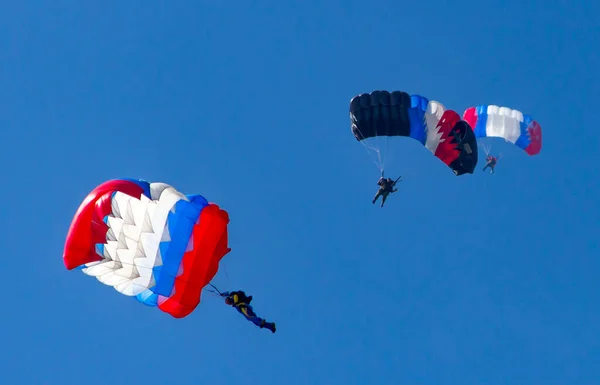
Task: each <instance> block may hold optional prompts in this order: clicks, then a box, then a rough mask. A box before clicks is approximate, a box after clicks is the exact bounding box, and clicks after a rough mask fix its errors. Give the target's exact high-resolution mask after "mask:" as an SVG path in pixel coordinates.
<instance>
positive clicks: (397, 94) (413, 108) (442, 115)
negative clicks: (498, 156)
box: [350, 91, 478, 176]
mask: <svg viewBox="0 0 600 385" xmlns="http://www.w3.org/2000/svg"><path fill="white" fill-rule="evenodd" d="M350 120H351V127H352V133H353V134H354V137H355V138H356V140H358V141H359V142H361V144H363V145H365V147H366V148H367V149H368V150H372V151H374V152H375V153H376V154H377V158H378V160H377V164H378V166H379V168H380V170H381V172H382V174H383V172H384V167H385V165H384V163H385V156H384V157H383V158H382V154H381V148H380V146H379V145H378V144H376V143H375V144H374V143H371V142H377V139H379V138H382V137H385V139H386V143H385V144H386V146H387V144H388V143H387V139H389V138H392V137H409V138H412V139H414V140H416V141H418V142H420V143H421V144H422V145H424V146H425V147H426V148H427V149H428V150H429V151H431V153H432V154H433V155H435V156H436V157H437V158H438V159H440V160H441V161H442V162H444V163H445V164H446V165H447V166H448V167H450V169H452V171H453V172H454V173H455V174H456V175H457V176H459V175H463V174H466V173H469V174H472V173H473V171H474V169H475V167H476V166H477V159H478V157H477V139H476V138H475V135H474V133H473V130H472V129H471V127H470V126H469V124H468V123H467V122H465V121H463V120H461V119H460V115H459V114H458V113H456V112H455V111H452V110H446V109H445V107H444V106H443V105H442V104H441V103H439V102H437V101H429V100H428V99H427V98H426V97H424V96H420V95H409V94H407V93H406V92H402V91H393V92H388V91H373V92H371V93H364V94H360V95H357V96H355V97H353V98H352V100H351V101H350ZM367 142H369V143H367Z"/></svg>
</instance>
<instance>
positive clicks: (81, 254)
mask: <svg viewBox="0 0 600 385" xmlns="http://www.w3.org/2000/svg"><path fill="white" fill-rule="evenodd" d="M228 224H229V215H228V214H227V212H226V211H224V210H222V209H220V208H219V206H217V205H216V204H214V203H209V202H208V201H207V200H206V199H205V198H204V197H203V196H201V195H183V194H182V193H180V192H179V191H177V190H176V189H175V188H173V187H172V186H170V185H168V184H165V183H148V182H146V181H142V180H134V179H117V180H111V181H107V182H105V183H103V184H101V185H99V186H98V187H96V188H95V189H94V190H93V191H92V192H91V193H89V195H88V196H87V197H86V198H85V200H84V201H83V203H82V204H81V206H80V207H79V209H78V210H77V212H76V214H75V216H74V218H73V221H72V223H71V227H70V229H69V232H68V235H67V239H66V242H65V248H64V254H63V261H64V264H65V266H66V268H67V269H68V270H72V269H75V268H79V269H81V271H83V273H85V274H87V275H90V276H93V277H96V279H98V281H100V282H102V283H103V284H105V285H108V286H112V287H113V288H114V289H115V290H117V291H118V292H119V293H121V294H124V295H126V296H130V297H135V298H136V299H137V300H138V301H139V302H141V303H144V304H146V305H149V306H155V307H158V308H159V309H160V310H162V311H163V312H165V313H168V314H170V315H171V316H173V317H175V318H183V317H185V316H187V315H189V314H190V313H191V312H192V311H194V309H195V308H196V306H198V304H199V303H200V295H201V292H202V289H203V288H204V287H205V286H206V285H207V284H208V283H209V282H210V281H211V279H212V278H213V277H214V276H215V275H216V273H217V270H218V267H219V262H220V261H221V259H222V258H223V257H224V256H225V255H226V254H227V253H228V252H229V251H230V250H231V249H230V248H229V247H228V235H227V225H228Z"/></svg>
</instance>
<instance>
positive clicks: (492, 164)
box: [483, 155, 498, 174]
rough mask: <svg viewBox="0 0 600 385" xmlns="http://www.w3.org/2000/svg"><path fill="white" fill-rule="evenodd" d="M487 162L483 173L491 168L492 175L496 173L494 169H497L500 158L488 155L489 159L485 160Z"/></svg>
mask: <svg viewBox="0 0 600 385" xmlns="http://www.w3.org/2000/svg"><path fill="white" fill-rule="evenodd" d="M485 160H486V161H487V163H486V165H485V167H484V168H483V171H485V169H486V168H488V167H489V168H490V174H493V173H494V168H495V167H496V163H497V162H498V158H496V157H494V156H491V155H488V157H487V158H485Z"/></svg>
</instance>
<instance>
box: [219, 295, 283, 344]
mask: <svg viewBox="0 0 600 385" xmlns="http://www.w3.org/2000/svg"><path fill="white" fill-rule="evenodd" d="M211 286H212V287H213V288H214V289H215V290H217V288H216V287H214V286H213V285H212V284H211ZM217 292H218V293H219V295H220V296H221V297H223V298H225V303H226V304H227V305H229V306H232V307H234V308H235V309H236V310H237V311H238V312H239V313H240V314H242V315H243V316H244V317H246V319H247V320H248V321H250V322H252V323H253V324H255V325H256V326H258V327H259V328H261V329H263V328H266V329H268V330H270V331H271V332H272V333H275V330H276V327H275V322H267V321H266V320H265V319H263V318H260V317H259V316H257V315H256V313H254V309H253V308H252V306H250V302H251V301H252V296H247V295H246V293H245V292H244V291H243V290H237V291H232V292H228V291H226V292H223V293H222V292H220V291H219V290H217Z"/></svg>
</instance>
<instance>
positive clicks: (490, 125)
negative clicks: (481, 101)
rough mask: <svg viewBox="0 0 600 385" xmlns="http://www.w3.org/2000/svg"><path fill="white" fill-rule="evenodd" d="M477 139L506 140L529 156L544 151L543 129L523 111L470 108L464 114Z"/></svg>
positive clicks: (486, 106)
mask: <svg viewBox="0 0 600 385" xmlns="http://www.w3.org/2000/svg"><path fill="white" fill-rule="evenodd" d="M463 120H465V121H466V122H468V123H469V124H470V125H471V127H473V131H474V133H475V137H476V138H477V139H480V138H504V140H506V141H507V142H510V143H512V144H514V145H515V146H517V147H519V148H521V149H522V150H524V151H525V152H526V153H527V154H529V155H536V154H538V153H539V152H540V150H541V149H542V127H541V126H540V125H539V123H538V122H536V121H535V120H533V119H532V118H531V117H530V116H529V115H525V114H523V113H522V112H521V111H517V110H513V109H510V108H507V107H499V106H495V105H479V106H476V107H470V108H468V109H467V110H465V112H464V113H463Z"/></svg>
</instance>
